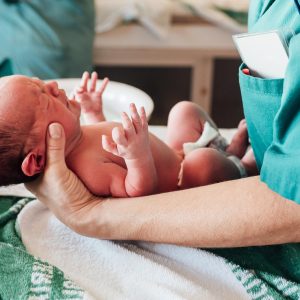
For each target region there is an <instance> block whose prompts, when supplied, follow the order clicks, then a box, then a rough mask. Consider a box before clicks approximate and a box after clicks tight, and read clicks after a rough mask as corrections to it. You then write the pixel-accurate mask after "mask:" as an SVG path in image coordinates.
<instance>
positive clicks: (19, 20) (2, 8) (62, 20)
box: [0, 0, 94, 79]
mask: <svg viewBox="0 0 300 300" xmlns="http://www.w3.org/2000/svg"><path fill="white" fill-rule="evenodd" d="M93 39H94V1H92V0H59V1H53V0H30V1H24V0H19V1H18V0H0V67H1V65H2V67H3V66H6V67H7V61H9V64H10V65H11V69H12V73H14V74H23V75H28V76H37V77H39V78H41V79H49V78H59V77H81V75H82V72H83V71H85V70H88V71H90V70H91V69H92V50H93ZM3 62H6V64H4V63H3ZM5 72H6V73H7V70H4V73H5ZM0 73H1V68H0ZM2 73H3V72H2Z"/></svg>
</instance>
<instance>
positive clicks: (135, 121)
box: [130, 103, 142, 133]
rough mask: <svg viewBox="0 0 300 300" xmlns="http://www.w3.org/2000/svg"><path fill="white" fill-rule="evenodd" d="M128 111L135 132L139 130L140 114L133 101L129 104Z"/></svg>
mask: <svg viewBox="0 0 300 300" xmlns="http://www.w3.org/2000/svg"><path fill="white" fill-rule="evenodd" d="M130 113H131V119H132V123H133V125H134V128H135V131H136V133H138V132H140V131H141V127H142V120H141V118H140V115H139V114H138V112H137V109H136V106H135V104H134V103H131V104H130Z"/></svg>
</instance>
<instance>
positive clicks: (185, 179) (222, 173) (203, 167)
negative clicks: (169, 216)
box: [180, 148, 240, 189]
mask: <svg viewBox="0 0 300 300" xmlns="http://www.w3.org/2000/svg"><path fill="white" fill-rule="evenodd" d="M237 178H240V173H239V170H238V169H237V167H236V166H235V164H234V163H233V162H232V161H231V160H229V159H228V158H227V157H226V156H225V155H223V154H222V153H220V152H219V151H217V150H215V149H212V148H200V149H197V150H194V151H192V152H190V153H189V154H188V155H187V156H186V157H185V159H184V160H183V163H182V180H181V186H180V188H182V189H186V188H192V187H196V186H202V185H207V184H212V183H217V182H221V181H225V180H233V179H237Z"/></svg>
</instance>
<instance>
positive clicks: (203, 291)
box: [18, 201, 300, 300]
mask: <svg viewBox="0 0 300 300" xmlns="http://www.w3.org/2000/svg"><path fill="white" fill-rule="evenodd" d="M18 224H19V227H20V232H21V236H22V240H23V242H24V245H25V247H26V249H27V250H28V251H29V252H30V253H32V254H34V255H35V256H38V257H41V258H43V259H46V260H47V261H48V262H49V263H51V264H53V265H55V266H57V267H59V268H60V269H61V270H63V271H64V273H65V275H66V276H67V278H70V279H72V280H73V281H74V282H76V283H77V284H78V285H79V286H80V287H81V288H83V289H84V290H85V291H87V292H88V293H89V294H90V295H92V296H93V297H95V298H96V299H249V298H251V299H276V300H277V299H287V298H288V299H300V284H299V282H300V273H299V268H300V244H289V245H278V246H269V247H247V248H234V249H210V252H211V253H212V252H213V253H215V254H217V255H219V256H215V255H212V254H211V253H209V252H207V251H203V250H200V249H194V248H187V247H179V246H174V245H164V244H152V243H141V242H140V243H131V242H113V241H103V240H97V239H91V238H87V237H83V236H79V235H78V234H76V233H74V232H72V231H71V230H70V229H68V228H67V227H65V226H64V225H63V224H62V223H61V222H59V221H58V220H57V219H56V218H55V217H54V216H53V215H52V214H51V212H50V211H49V210H48V209H47V208H45V207H44V206H43V205H42V204H40V203H39V202H37V201H34V202H31V203H29V204H27V205H26V206H25V209H23V210H22V211H21V214H19V217H18ZM222 257H224V258H225V259H223V258H222ZM236 279H238V280H239V281H237V280H236ZM241 284H242V285H243V287H244V288H243V287H242V286H241ZM245 291H247V293H248V295H247V294H246V293H245Z"/></svg>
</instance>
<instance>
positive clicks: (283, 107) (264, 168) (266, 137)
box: [239, 0, 300, 203]
mask: <svg viewBox="0 0 300 300" xmlns="http://www.w3.org/2000/svg"><path fill="white" fill-rule="evenodd" d="M250 4H251V5H250V11H249V24H248V25H249V31H250V32H263V31H270V30H281V32H282V33H283V35H284V36H285V38H286V41H287V43H288V51H289V63H288V67H287V70H286V74H285V78H284V79H271V80H268V79H262V78H256V77H254V76H248V75H245V74H243V72H242V71H241V69H242V68H243V67H244V66H241V68H240V70H239V80H240V86H241V94H242V100H243V106H244V113H245V117H246V122H247V126H248V130H249V136H250V140H251V143H252V146H253V150H254V154H255V158H256V162H257V165H258V168H259V169H260V178H261V180H262V181H263V182H265V183H266V184H267V185H268V186H269V187H270V188H271V189H272V190H273V191H275V192H277V193H279V194H280V195H282V196H283V197H286V198H288V199H291V200H294V201H296V202H297V203H300V14H299V12H298V10H297V7H296V5H295V3H294V1H292V0H251V2H250ZM271 51H272V49H270V52H271Z"/></svg>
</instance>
